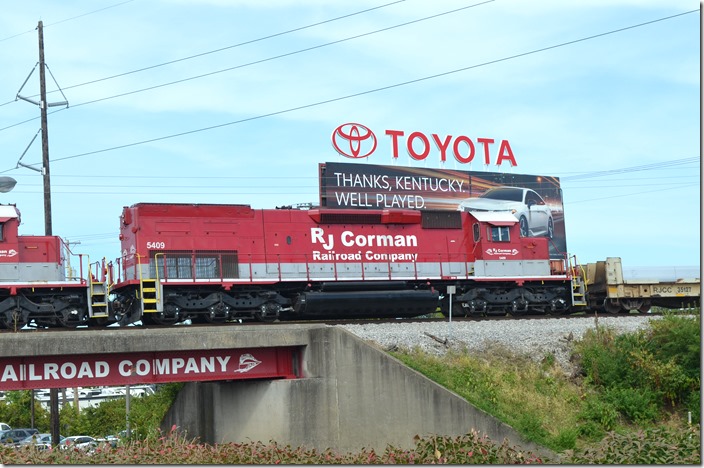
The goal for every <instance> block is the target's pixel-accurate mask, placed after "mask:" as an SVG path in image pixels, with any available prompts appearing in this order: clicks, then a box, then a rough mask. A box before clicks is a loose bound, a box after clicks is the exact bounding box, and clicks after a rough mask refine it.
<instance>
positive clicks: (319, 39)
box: [0, 0, 701, 276]
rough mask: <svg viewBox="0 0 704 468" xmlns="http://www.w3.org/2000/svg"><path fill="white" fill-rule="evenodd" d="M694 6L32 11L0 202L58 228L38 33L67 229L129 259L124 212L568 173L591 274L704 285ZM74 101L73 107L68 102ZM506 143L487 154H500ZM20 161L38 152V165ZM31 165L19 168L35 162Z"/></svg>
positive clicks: (5, 83) (37, 228) (44, 5)
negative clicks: (351, 134) (358, 167)
mask: <svg viewBox="0 0 704 468" xmlns="http://www.w3.org/2000/svg"><path fill="white" fill-rule="evenodd" d="M699 10H700V3H699V2H694V1H691V0H657V1H656V0H593V1H584V2H565V1H562V0H536V1H532V2H526V1H525V0H493V1H482V0H471V1H443V0H438V1H433V2H427V1H423V0H405V1H403V0H402V1H394V0H370V1H367V0H357V1H355V2H349V1H335V2H330V1H323V0H295V1H294V0H270V1H266V2H261V1H255V0H241V1H238V0H169V1H166V0H163V1H161V0H128V1H124V0H122V1H121V0H90V1H88V0H73V1H71V2H55V1H51V0H24V1H22V2H8V3H7V4H4V5H3V13H2V15H0V69H2V73H0V176H9V177H12V178H14V179H15V180H17V185H16V186H15V188H14V190H12V191H11V192H9V193H1V194H0V203H14V204H16V205H17V207H18V208H19V210H20V211H21V213H22V224H21V226H20V233H21V234H26V235H32V234H36V235H43V234H44V229H45V226H44V194H43V178H42V175H41V174H40V172H37V171H35V170H32V169H29V168H26V167H23V166H18V161H20V158H21V162H22V163H23V164H26V165H30V166H32V167H34V168H40V167H41V161H42V149H41V139H40V138H39V137H37V138H36V140H35V141H34V142H33V143H31V145H30V142H31V141H32V138H33V137H34V136H35V135H36V134H37V132H38V130H39V129H40V119H39V115H40V110H39V107H38V106H37V105H35V104H33V103H30V102H27V101H26V100H23V99H17V96H18V95H20V96H22V97H27V98H30V99H33V100H35V101H36V100H38V97H37V96H38V94H39V72H38V68H35V67H36V65H37V63H38V60H39V51H38V49H39V48H38V32H37V26H38V23H39V21H41V22H42V25H43V37H44V53H45V61H46V64H47V67H48V72H47V90H48V91H49V94H48V97H47V101H48V102H49V104H59V105H54V106H52V107H49V111H48V113H49V115H48V132H47V135H48V141H49V157H50V180H51V201H52V205H51V206H52V209H51V211H52V232H53V234H54V235H59V236H61V237H62V238H64V239H65V240H67V242H69V243H70V245H71V248H72V250H73V251H74V252H76V253H83V254H86V255H89V258H90V260H91V261H96V260H99V259H101V258H102V257H105V258H106V259H107V260H112V259H115V258H117V257H118V256H119V254H120V245H119V241H118V233H119V216H120V214H121V212H122V208H123V207H124V206H130V205H132V204H135V203H139V202H154V203H170V202H176V203H232V204H249V205H251V206H252V207H253V208H274V207H276V206H280V205H288V204H297V203H317V202H318V200H319V186H318V165H319V164H320V163H324V162H346V163H350V162H352V163H357V162H360V163H364V164H379V165H394V164H395V165H400V166H408V167H423V168H438V169H442V168H445V169H458V170H470V171H490V172H508V173H515V174H536V175H545V176H552V177H558V178H559V179H560V182H561V186H562V190H563V203H564V216H565V229H566V236H567V249H568V251H569V254H570V255H575V256H576V258H577V259H578V261H579V262H581V263H587V262H595V261H599V260H604V259H606V257H621V259H622V262H623V265H624V268H627V269H629V270H631V269H633V270H638V269H641V268H642V269H651V270H653V271H658V272H662V271H668V272H669V271H671V270H672V271H676V272H677V271H687V274H684V273H683V274H682V275H679V276H687V275H688V274H689V272H691V271H693V269H692V268H691V267H695V269H694V271H697V272H698V269H699V265H700V258H701V160H700V151H701V149H700V141H701V139H700V132H701V128H700V127H701V99H700V98H701V73H700V62H701V31H700V25H701V16H700V12H699ZM62 101H66V102H68V107H67V106H66V105H60V103H61V102H62ZM349 122H355V123H360V124H363V125H365V126H367V127H369V128H373V129H375V131H376V133H377V135H380V136H381V138H379V140H380V142H379V145H380V146H382V145H385V146H386V147H387V148H388V146H389V145H390V141H389V138H388V137H385V136H384V135H383V133H384V132H383V130H384V129H395V130H401V131H404V132H405V134H406V135H409V134H411V133H412V132H422V133H423V134H425V135H432V134H438V135H441V136H446V135H451V136H453V138H456V137H457V136H466V137H468V138H470V139H473V140H475V141H476V139H477V138H491V139H494V140H495V141H496V142H499V141H502V140H506V141H508V142H510V147H511V150H512V153H513V156H514V158H515V161H516V166H515V167H513V166H511V165H510V164H507V163H506V161H503V162H502V164H501V165H496V164H495V161H493V160H492V161H490V164H488V165H487V164H485V163H484V161H483V158H476V159H475V160H474V161H473V162H472V163H471V164H461V163H459V162H457V161H455V160H454V159H449V160H448V161H446V162H444V163H443V162H441V161H440V158H439V157H438V153H437V151H435V152H431V154H430V155H429V156H428V158H426V159H425V160H423V161H416V160H414V159H412V158H410V157H409V156H408V155H406V154H401V155H400V156H399V158H398V159H395V160H394V159H392V157H391V156H390V153H389V151H388V150H386V151H384V152H379V154H375V155H374V159H373V160H371V159H372V158H369V159H367V160H362V161H352V160H350V159H348V158H345V157H343V156H341V155H340V154H339V153H338V152H337V151H336V150H335V148H334V147H333V145H332V142H331V135H332V133H333V131H334V130H335V129H336V128H337V127H338V126H340V125H342V124H345V123H349ZM497 149H498V147H493V149H492V150H491V154H492V158H493V157H494V156H493V155H494V154H496V151H497ZM25 151H26V152H25ZM23 153H24V155H23Z"/></svg>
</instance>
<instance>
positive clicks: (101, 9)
mask: <svg viewBox="0 0 704 468" xmlns="http://www.w3.org/2000/svg"><path fill="white" fill-rule="evenodd" d="M133 1H134V0H126V1H124V2H120V3H115V4H114V5H109V6H106V7H104V8H100V9H98V10H93V11H89V12H87V13H82V14H80V15H76V16H72V17H70V18H66V19H63V20H61V21H57V22H56V23H49V24H46V25H44V27H45V28H48V27H49V26H54V25H57V24H61V23H65V22H67V21H72V20H75V19H77V18H83V17H84V16H88V15H92V14H94V13H99V12H101V11H105V10H108V9H110V8H115V7H117V6H120V5H124V4H125V3H130V2H133ZM35 30H36V28H34V29H30V30H29V31H25V32H21V33H17V34H13V35H12V36H8V37H5V38H3V39H0V42H4V41H7V40H9V39H12V38H15V37H19V36H23V35H25V34H29V33H33V32H34V31H35ZM3 105H4V104H3Z"/></svg>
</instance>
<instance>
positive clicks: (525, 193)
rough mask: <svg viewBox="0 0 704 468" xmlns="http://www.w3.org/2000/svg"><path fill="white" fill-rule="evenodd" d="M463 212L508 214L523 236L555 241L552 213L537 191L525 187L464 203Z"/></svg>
mask: <svg viewBox="0 0 704 468" xmlns="http://www.w3.org/2000/svg"><path fill="white" fill-rule="evenodd" d="M457 209H458V210H459V211H508V212H510V213H512V214H513V215H514V216H515V217H516V219H517V220H518V223H519V225H520V227H521V236H523V237H537V236H546V237H550V238H552V236H553V234H554V232H555V227H554V222H553V219H552V211H551V210H550V207H549V206H548V205H547V203H545V200H543V198H542V197H541V196H540V195H538V193H537V192H536V191H535V190H531V189H527V188H522V187H494V188H490V189H489V190H487V191H486V192H484V193H483V194H481V195H480V196H478V197H475V198H467V199H465V200H463V201H462V202H461V203H460V204H459V205H458V207H457Z"/></svg>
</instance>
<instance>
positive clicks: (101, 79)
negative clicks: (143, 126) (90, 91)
mask: <svg viewBox="0 0 704 468" xmlns="http://www.w3.org/2000/svg"><path fill="white" fill-rule="evenodd" d="M405 1H406V0H397V1H395V2H390V3H385V4H383V5H379V6H376V7H372V8H367V9H366V10H360V11H356V12H354V13H349V14H346V15H342V16H337V17H335V18H330V19H327V20H323V21H319V22H317V23H312V24H308V25H306V26H300V27H297V28H293V29H288V30H286V31H281V32H278V33H274V34H269V35H268V36H263V37H259V38H257V39H251V40H249V41H244V42H239V43H237V44H232V45H229V46H225V47H221V48H219V49H214V50H209V51H206V52H201V53H199V54H195V55H189V56H188V57H182V58H179V59H175V60H170V61H168V62H163V63H159V64H156V65H150V66H148V67H143V68H138V69H135V70H131V71H128V72H124V73H119V74H117V75H112V76H107V77H105V78H98V79H96V80H91V81H86V82H85V83H79V84H75V85H71V86H68V87H67V88H64V89H71V88H77V87H79V86H85V85H89V84H94V83H99V82H101V81H106V80H111V79H113V78H119V77H122V76H125V75H131V74H133V73H139V72H143V71H146V70H152V69H154V68H159V67H163V66H166V65H171V64H174V63H178V62H183V61H185V60H191V59H194V58H198V57H203V56H205V55H210V54H214V53H217V52H222V51H224V50H229V49H233V48H235V47H241V46H244V45H248V44H254V43H255V42H260V41H264V40H267V39H272V38H274V37H279V36H283V35H285V34H291V33H294V32H298V31H303V30H304V29H309V28H313V27H315V26H320V25H321V24H326V23H332V22H333V21H338V20H341V19H345V18H350V17H352V16H356V15H361V14H362V13H368V12H370V11H374V10H379V9H381V8H386V7H388V6H391V5H395V4H397V3H402V2H405ZM489 1H492V2H493V1H495V0H489ZM485 3H487V2H485Z"/></svg>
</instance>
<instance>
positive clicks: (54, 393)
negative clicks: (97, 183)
mask: <svg viewBox="0 0 704 468" xmlns="http://www.w3.org/2000/svg"><path fill="white" fill-rule="evenodd" d="M37 31H38V32H39V109H40V111H41V125H42V176H43V177H44V235H46V236H50V235H51V182H50V178H49V129H48V125H47V119H46V108H47V104H46V72H45V68H46V64H45V63H44V26H43V25H42V22H41V21H40V22H39V24H38V25H37ZM49 408H50V418H51V445H52V446H54V447H56V446H57V445H59V434H60V432H61V425H60V423H59V389H58V388H52V389H50V390H49Z"/></svg>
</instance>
